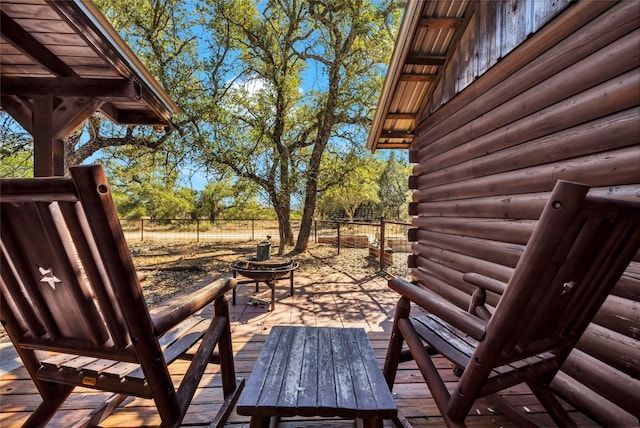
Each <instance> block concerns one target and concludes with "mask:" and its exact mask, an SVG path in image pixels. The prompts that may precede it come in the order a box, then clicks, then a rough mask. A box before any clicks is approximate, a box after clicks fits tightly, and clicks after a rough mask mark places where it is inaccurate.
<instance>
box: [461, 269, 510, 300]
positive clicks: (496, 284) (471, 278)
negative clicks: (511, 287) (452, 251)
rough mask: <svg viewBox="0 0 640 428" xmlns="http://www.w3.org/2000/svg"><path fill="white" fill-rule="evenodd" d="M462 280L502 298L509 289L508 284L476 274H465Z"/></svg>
mask: <svg viewBox="0 0 640 428" xmlns="http://www.w3.org/2000/svg"><path fill="white" fill-rule="evenodd" d="M462 279H463V280H464V281H466V282H468V283H469V284H473V285H475V286H477V287H480V288H483V289H485V290H488V291H493V292H494V293H496V294H499V295H501V296H502V294H503V293H504V291H505V290H506V289H507V284H505V283H504V282H502V281H498V280H497V279H493V278H489V277H488V276H484V275H482V274H479V273H475V272H469V273H465V274H464V275H463V276H462Z"/></svg>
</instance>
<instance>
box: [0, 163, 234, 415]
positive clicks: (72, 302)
mask: <svg viewBox="0 0 640 428" xmlns="http://www.w3.org/2000/svg"><path fill="white" fill-rule="evenodd" d="M0 192H1V193H0V219H1V222H0V223H1V229H0V237H1V250H2V251H1V252H2V257H1V259H0V261H1V265H0V272H1V279H2V280H1V281H0V291H1V298H2V300H1V301H0V308H1V309H0V317H1V321H2V324H3V325H4V326H5V328H6V331H7V333H8V335H9V336H10V338H11V341H12V342H13V344H14V346H15V348H16V350H17V352H18V354H19V356H20V357H21V359H22V362H23V363H24V365H25V367H26V369H27V370H28V371H29V374H30V376H31V378H32V379H33V381H34V383H35V385H36V386H37V388H38V390H39V392H40V394H41V396H42V398H43V402H42V403H41V404H40V405H39V407H37V409H36V410H35V411H34V412H33V413H32V414H31V416H30V417H29V419H28V420H27V423H26V425H27V426H42V425H44V424H45V423H46V422H47V421H48V420H50V418H51V417H52V416H53V415H54V414H55V412H56V411H57V409H58V408H59V407H60V406H61V405H62V403H63V402H64V401H65V400H66V399H67V397H68V396H69V394H70V393H71V391H72V390H73V389H74V388H75V387H76V386H84V387H90V388H95V389H99V390H103V391H109V392H113V394H112V395H111V396H110V397H109V398H108V399H107V400H105V402H104V403H103V404H102V405H101V406H100V408H98V409H96V410H95V411H94V412H92V414H90V415H89V416H88V417H87V420H86V421H85V423H86V424H87V425H94V424H97V423H98V422H100V421H101V420H102V419H104V418H105V417H106V416H108V414H109V413H110V412H112V411H113V410H114V409H115V407H117V406H118V404H120V403H121V402H122V400H124V399H125V398H126V397H127V396H129V395H131V396H136V397H145V398H153V399H154V401H155V405H156V408H157V411H158V413H159V416H160V418H161V420H162V426H167V427H168V426H177V425H179V424H180V423H181V421H182V420H183V418H184V416H185V413H186V411H187V408H188V407H189V404H190V402H191V399H192V397H193V395H194V393H195V390H196V388H197V386H198V383H199V382H200V379H201V378H202V375H203V373H204V371H205V369H206V367H207V364H208V363H210V362H213V363H218V364H220V366H221V367H220V371H221V376H222V385H223V394H224V396H225V402H224V403H223V406H222V408H221V409H220V411H219V412H218V414H217V416H216V419H215V420H214V423H215V424H218V425H223V424H224V420H225V419H226V418H227V417H228V416H229V414H230V412H231V410H232V408H233V405H234V404H235V401H236V399H237V397H238V395H239V393H240V391H241V389H242V387H243V385H244V380H243V379H236V377H235V370H234V361H233V354H232V349H231V332H230V326H229V312H228V306H227V301H226V298H225V296H224V294H225V292H227V291H229V290H231V289H232V288H233V287H235V284H236V282H235V280H234V279H224V278H220V279H218V280H209V281H206V280H205V281H202V282H201V283H200V284H198V285H201V287H199V288H197V289H196V290H195V291H194V292H191V293H189V294H188V295H179V296H178V297H177V298H174V299H171V301H170V302H169V303H166V304H164V305H161V306H160V307H159V308H158V311H157V312H156V313H153V311H152V312H150V311H149V309H148V308H147V305H146V303H145V299H144V296H143V293H142V289H141V287H140V283H139V282H138V278H137V275H136V271H135V270H134V266H133V263H132V259H131V255H130V252H129V249H128V247H127V243H126V242H125V238H124V234H123V231H122V229H121V228H120V222H119V220H118V217H117V214H116V211H115V207H114V204H113V200H112V198H111V194H110V191H109V184H108V183H107V180H106V178H105V175H104V172H103V170H102V168H101V167H100V166H81V167H72V168H71V178H65V177H48V178H30V179H6V180H2V181H0ZM211 302H214V313H215V315H214V316H212V317H208V319H205V318H204V317H202V316H199V313H196V312H197V311H199V310H200V309H202V308H204V307H205V305H208V304H209V303H211ZM194 313H196V314H195V315H194ZM192 315H193V316H192ZM199 340H201V342H200V344H199V347H198V348H197V351H196V352H195V353H194V352H190V353H189V352H187V351H188V350H189V349H190V348H192V346H193V345H194V344H196V342H198V341H199ZM216 345H217V352H214V348H215V347H216ZM193 349H196V348H195V347H194V348H193ZM177 358H182V359H190V360H191V363H190V365H189V368H188V370H187V372H186V374H185V376H184V378H183V380H182V381H181V382H180V384H179V387H177V388H176V386H175V385H174V382H173V381H172V379H171V376H170V374H169V370H168V367H167V365H168V364H170V363H171V362H173V361H174V360H176V359H177Z"/></svg>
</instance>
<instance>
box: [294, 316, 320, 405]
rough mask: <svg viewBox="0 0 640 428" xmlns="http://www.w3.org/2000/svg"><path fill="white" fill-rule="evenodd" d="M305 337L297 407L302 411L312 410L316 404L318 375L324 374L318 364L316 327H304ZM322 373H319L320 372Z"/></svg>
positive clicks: (318, 349)
mask: <svg viewBox="0 0 640 428" xmlns="http://www.w3.org/2000/svg"><path fill="white" fill-rule="evenodd" d="M305 331H306V337H305V342H304V350H303V352H302V370H301V373H300V387H301V388H304V389H301V390H300V391H299V394H298V406H297V407H298V408H299V409H301V411H303V412H313V411H314V409H315V408H317V405H318V386H319V379H318V377H319V376H324V371H325V368H324V367H323V366H319V365H318V362H319V359H320V357H319V353H320V338H319V336H320V332H319V331H318V330H317V329H315V328H314V329H305ZM321 371H322V372H323V373H320V372H321Z"/></svg>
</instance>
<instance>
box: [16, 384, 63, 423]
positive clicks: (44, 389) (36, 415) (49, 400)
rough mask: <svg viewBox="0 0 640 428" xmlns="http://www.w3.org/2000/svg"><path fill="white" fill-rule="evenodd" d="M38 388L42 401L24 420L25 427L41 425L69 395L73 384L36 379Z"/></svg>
mask: <svg viewBox="0 0 640 428" xmlns="http://www.w3.org/2000/svg"><path fill="white" fill-rule="evenodd" d="M36 384H37V385H38V389H39V390H40V394H41V395H42V399H43V401H42V403H40V405H39V406H38V407H37V408H36V410H34V412H33V413H32V414H31V416H29V419H27V421H26V422H25V424H24V426H25V427H42V426H45V425H46V424H47V422H48V421H49V419H51V417H52V416H53V415H54V414H55V413H56V411H57V410H58V409H59V408H60V406H61V405H62V403H64V401H65V400H66V399H67V398H68V397H69V394H71V391H73V388H74V387H73V386H70V385H62V384H59V383H51V382H40V381H37V382H36Z"/></svg>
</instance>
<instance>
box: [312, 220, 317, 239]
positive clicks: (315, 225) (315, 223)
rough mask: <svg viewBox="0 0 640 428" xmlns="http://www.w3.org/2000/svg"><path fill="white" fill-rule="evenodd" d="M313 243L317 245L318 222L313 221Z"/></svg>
mask: <svg viewBox="0 0 640 428" xmlns="http://www.w3.org/2000/svg"><path fill="white" fill-rule="evenodd" d="M313 242H315V243H316V244H317V243H318V220H313Z"/></svg>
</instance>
